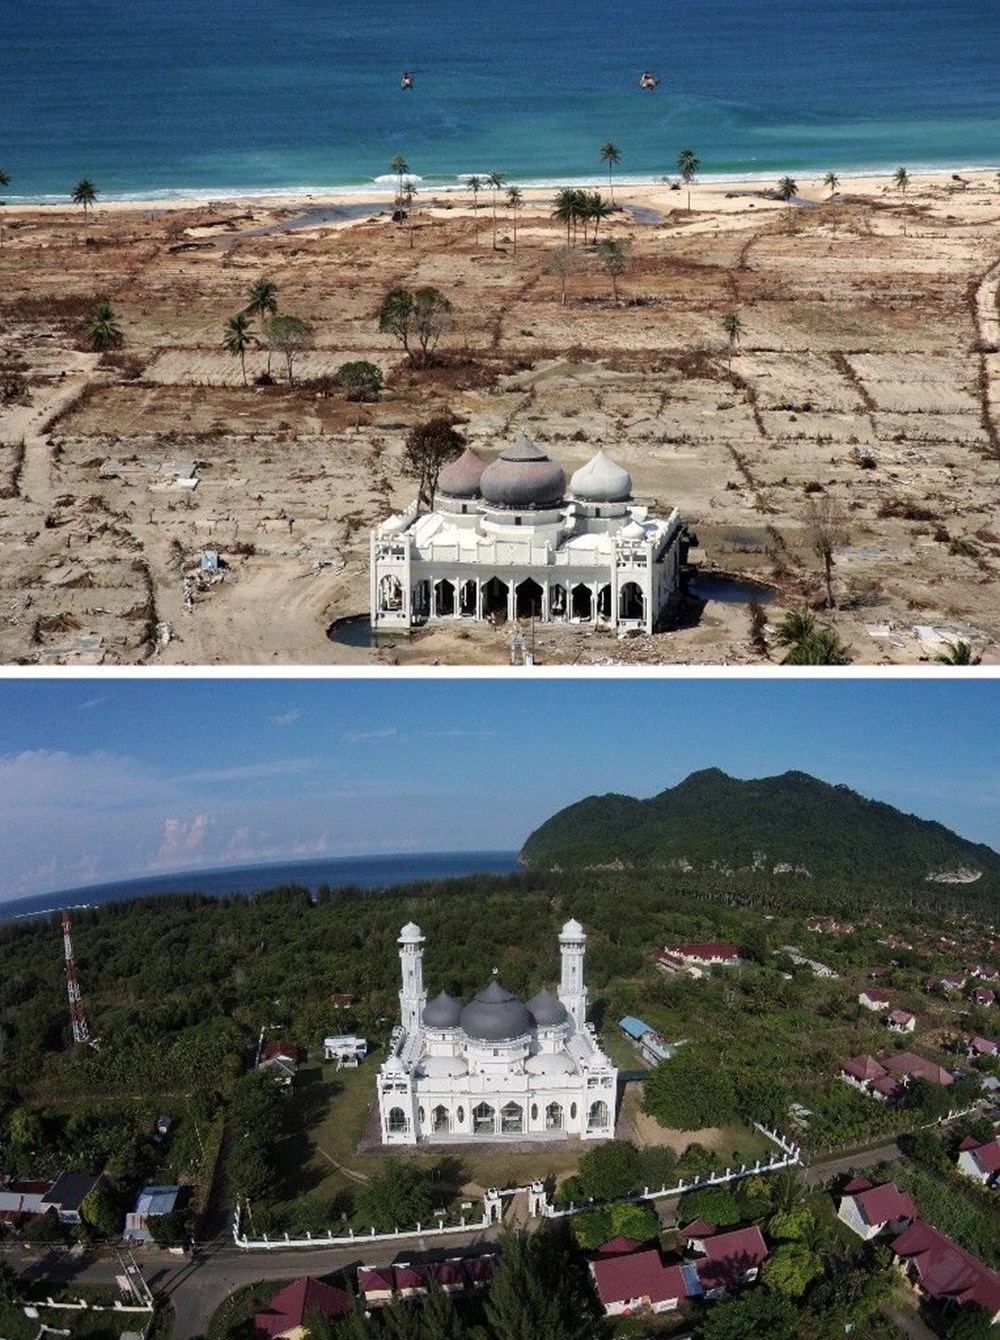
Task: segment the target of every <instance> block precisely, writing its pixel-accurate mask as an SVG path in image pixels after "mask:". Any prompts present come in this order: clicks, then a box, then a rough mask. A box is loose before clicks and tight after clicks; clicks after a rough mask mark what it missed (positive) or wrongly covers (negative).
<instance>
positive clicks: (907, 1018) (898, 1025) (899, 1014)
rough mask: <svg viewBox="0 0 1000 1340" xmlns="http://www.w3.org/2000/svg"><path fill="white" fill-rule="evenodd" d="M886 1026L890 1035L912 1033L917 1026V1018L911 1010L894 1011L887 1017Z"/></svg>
mask: <svg viewBox="0 0 1000 1340" xmlns="http://www.w3.org/2000/svg"><path fill="white" fill-rule="evenodd" d="M885 1026H886V1028H887V1029H888V1030H889V1032H890V1033H912V1032H913V1030H914V1029H915V1028H916V1026H917V1016H916V1015H915V1014H911V1013H910V1012H909V1010H893V1011H892V1012H891V1013H890V1014H887V1015H886V1019H885Z"/></svg>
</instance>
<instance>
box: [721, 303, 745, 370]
mask: <svg viewBox="0 0 1000 1340" xmlns="http://www.w3.org/2000/svg"><path fill="white" fill-rule="evenodd" d="M722 329H723V330H724V331H725V332H726V335H727V336H728V337H729V371H730V372H732V370H733V350H734V349H735V348H736V346H737V345H738V344H739V342H740V336H741V335H742V334H743V322H742V321H741V320H740V317H739V313H738V312H727V313H726V315H725V316H724V317H723V318H722Z"/></svg>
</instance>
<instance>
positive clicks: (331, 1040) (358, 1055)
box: [323, 1033, 368, 1070]
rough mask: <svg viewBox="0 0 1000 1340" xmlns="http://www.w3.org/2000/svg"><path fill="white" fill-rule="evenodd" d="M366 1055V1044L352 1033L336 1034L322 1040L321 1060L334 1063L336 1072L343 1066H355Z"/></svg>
mask: <svg viewBox="0 0 1000 1340" xmlns="http://www.w3.org/2000/svg"><path fill="white" fill-rule="evenodd" d="M367 1055H368V1043H367V1042H366V1041H365V1039H364V1038H358V1037H355V1036H354V1034H353V1033H338V1034H336V1035H335V1036H332V1037H328V1038H324V1039H323V1059H324V1060H326V1061H336V1062H337V1069H338V1070H340V1069H342V1068H343V1067H344V1066H348V1067H351V1068H353V1067H354V1066H357V1065H358V1064H359V1063H360V1062H361V1061H363V1060H364V1059H365V1057H366V1056H367Z"/></svg>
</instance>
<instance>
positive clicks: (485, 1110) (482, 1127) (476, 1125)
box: [472, 1103, 497, 1135]
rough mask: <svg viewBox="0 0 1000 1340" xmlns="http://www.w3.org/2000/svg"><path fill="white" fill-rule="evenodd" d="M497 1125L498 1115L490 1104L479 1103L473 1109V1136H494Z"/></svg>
mask: <svg viewBox="0 0 1000 1340" xmlns="http://www.w3.org/2000/svg"><path fill="white" fill-rule="evenodd" d="M496 1125H497V1121H496V1113H495V1112H494V1110H493V1108H492V1107H490V1105H489V1103H479V1104H478V1105H477V1106H476V1107H474V1108H473V1109H472V1133H473V1135H493V1134H495V1132H496Z"/></svg>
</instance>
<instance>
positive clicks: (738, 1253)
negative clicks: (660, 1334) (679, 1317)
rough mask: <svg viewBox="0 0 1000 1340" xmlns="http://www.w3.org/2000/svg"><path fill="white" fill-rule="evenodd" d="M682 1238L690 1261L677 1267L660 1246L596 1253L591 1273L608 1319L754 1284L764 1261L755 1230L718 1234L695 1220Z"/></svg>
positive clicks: (671, 1306) (762, 1246)
mask: <svg viewBox="0 0 1000 1340" xmlns="http://www.w3.org/2000/svg"><path fill="white" fill-rule="evenodd" d="M692 1231H693V1233H692ZM684 1236H685V1239H686V1241H687V1244H688V1257H689V1259H687V1260H684V1261H680V1262H674V1263H668V1262H666V1261H664V1259H663V1256H662V1254H661V1252H660V1249H659V1247H646V1248H642V1249H641V1250H639V1251H637V1252H630V1253H628V1254H625V1255H614V1256H604V1255H602V1254H601V1253H595V1255H594V1258H593V1259H592V1260H591V1262H590V1274H591V1278H592V1279H593V1281H594V1287H595V1289H596V1290H597V1296H598V1298H599V1299H600V1300H601V1306H602V1307H603V1308H604V1311H605V1313H606V1314H607V1315H608V1316H616V1317H618V1316H627V1315H628V1314H629V1313H632V1312H636V1311H639V1310H640V1309H644V1308H648V1309H649V1310H650V1311H652V1312H671V1311H673V1310H674V1309H675V1308H676V1307H677V1306H678V1304H679V1303H680V1302H681V1301H682V1300H683V1299H685V1298H700V1297H703V1298H707V1299H713V1298H719V1297H721V1296H722V1294H724V1293H726V1292H727V1291H728V1290H730V1289H734V1288H737V1287H738V1286H740V1285H742V1284H749V1283H751V1282H752V1281H754V1280H755V1279H756V1278H757V1275H758V1274H759V1272H760V1267H761V1266H762V1265H763V1264H764V1262H765V1261H766V1260H767V1256H768V1251H767V1246H766V1244H765V1242H764V1238H763V1236H762V1235H761V1231H760V1229H759V1228H757V1226H756V1225H754V1226H753V1227H752V1228H737V1229H733V1230H731V1231H730V1232H726V1233H717V1232H716V1231H715V1229H714V1228H713V1227H712V1225H711V1224H706V1223H704V1222H703V1221H699V1220H696V1221H695V1222H694V1223H693V1224H689V1225H688V1227H687V1228H686V1229H685V1230H684ZM692 1253H694V1255H693V1259H692Z"/></svg>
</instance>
